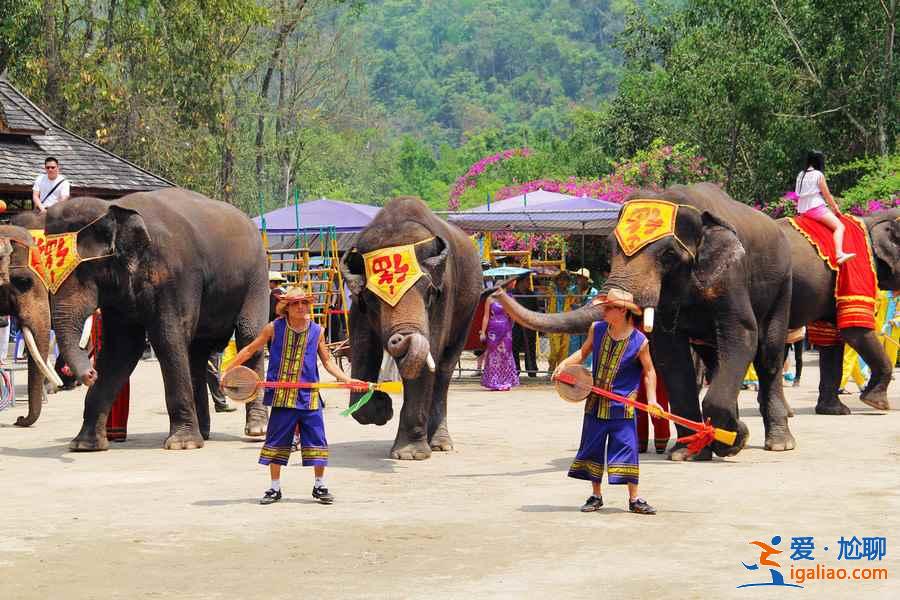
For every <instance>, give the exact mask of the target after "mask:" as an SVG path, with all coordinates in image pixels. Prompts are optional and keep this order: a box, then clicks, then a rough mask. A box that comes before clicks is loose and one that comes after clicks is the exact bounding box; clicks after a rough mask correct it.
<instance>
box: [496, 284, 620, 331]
mask: <svg viewBox="0 0 900 600" xmlns="http://www.w3.org/2000/svg"><path fill="white" fill-rule="evenodd" d="M493 298H494V299H495V300H496V301H497V302H499V303H500V306H502V307H503V310H505V311H506V314H508V315H509V316H510V318H511V319H512V320H513V321H515V322H516V323H518V324H519V325H521V326H523V327H527V328H528V329H533V330H535V331H540V332H542V333H586V332H587V330H588V329H590V327H591V323H593V322H594V321H600V320H602V319H603V308H602V307H600V306H597V305H590V304H589V305H587V306H583V307H581V308H579V309H577V310H573V311H570V312H565V313H555V314H547V313H540V312H535V311H532V310H528V309H527V308H525V307H524V306H522V305H521V304H519V303H518V302H516V301H515V300H514V299H513V298H512V297H510V296H509V295H508V294H507V293H506V292H505V291H503V290H500V291H498V292H497V293H496V294H495V295H494V296H493Z"/></svg>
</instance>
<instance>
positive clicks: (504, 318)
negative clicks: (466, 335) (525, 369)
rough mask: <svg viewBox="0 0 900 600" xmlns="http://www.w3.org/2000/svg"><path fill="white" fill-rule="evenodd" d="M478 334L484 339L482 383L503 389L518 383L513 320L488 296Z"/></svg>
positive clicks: (490, 388) (492, 387) (491, 388)
mask: <svg viewBox="0 0 900 600" xmlns="http://www.w3.org/2000/svg"><path fill="white" fill-rule="evenodd" d="M485 302H486V303H487V304H486V305H485V307H484V319H483V320H482V321H481V332H480V334H479V337H480V338H481V339H482V341H484V342H485V350H484V371H482V375H481V385H482V386H484V387H486V388H488V389H489V390H500V391H506V390H508V389H510V388H511V387H513V386H516V385H519V372H518V371H517V370H516V363H515V359H514V357H513V353H512V330H513V322H512V319H510V318H509V315H507V314H506V311H504V310H503V307H502V306H500V304H498V303H497V302H495V301H494V300H492V299H491V298H488V299H487V300H485Z"/></svg>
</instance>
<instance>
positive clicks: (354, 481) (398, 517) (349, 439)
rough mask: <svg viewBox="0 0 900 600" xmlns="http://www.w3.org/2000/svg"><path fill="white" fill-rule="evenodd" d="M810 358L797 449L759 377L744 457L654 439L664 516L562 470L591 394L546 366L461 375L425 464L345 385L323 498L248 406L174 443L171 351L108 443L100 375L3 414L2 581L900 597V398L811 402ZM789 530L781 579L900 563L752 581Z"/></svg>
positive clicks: (653, 472) (330, 590)
mask: <svg viewBox="0 0 900 600" xmlns="http://www.w3.org/2000/svg"><path fill="white" fill-rule="evenodd" d="M807 359H808V360H809V363H811V364H807V365H806V371H805V373H804V380H803V385H802V386H801V387H799V388H787V393H788V398H789V400H790V402H791V404H792V405H793V407H794V408H795V410H796V413H797V416H796V417H794V418H793V419H792V420H791V429H792V430H793V433H794V435H795V437H796V438H797V442H798V446H797V449H796V450H794V451H792V452H785V453H771V452H766V451H764V450H762V448H761V444H762V441H763V429H762V423H761V420H760V417H759V414H758V411H757V410H756V406H755V397H754V396H752V395H751V393H750V392H742V393H741V398H740V404H741V411H742V414H743V415H744V417H743V418H744V420H745V422H746V423H747V424H748V426H749V427H750V430H751V440H750V444H749V446H748V447H747V448H746V449H745V450H744V451H743V452H741V453H740V454H739V455H738V456H736V457H733V458H730V459H727V460H722V459H716V460H715V461H713V462H711V463H693V464H683V463H672V462H669V461H666V460H664V459H663V458H662V457H659V456H657V455H655V454H654V455H642V456H641V461H642V463H641V493H642V495H643V496H645V497H646V498H647V499H648V500H649V501H650V503H651V504H653V505H655V506H656V507H657V508H658V509H659V514H658V515H656V516H638V515H633V514H630V513H628V512H626V511H625V508H626V491H625V489H624V487H618V486H616V487H611V486H608V485H607V486H605V487H604V500H605V502H606V507H605V508H604V509H603V510H602V511H601V512H599V513H594V514H581V513H580V512H578V507H579V506H580V505H581V503H582V502H583V501H584V499H585V498H586V497H587V496H588V495H589V486H588V484H587V483H585V482H581V481H576V480H573V479H569V478H567V477H566V476H565V473H566V469H567V468H568V465H569V462H570V460H571V459H572V457H573V456H574V454H575V450H576V448H577V445H578V440H579V433H580V425H581V408H580V407H579V406H575V405H570V404H566V403H564V402H563V401H561V400H559V399H558V398H557V397H556V395H555V394H554V392H553V391H552V389H551V388H550V386H549V385H548V384H547V383H546V382H540V383H537V382H534V381H528V382H527V385H524V386H522V387H520V388H517V389H516V390H514V391H512V392H507V393H503V392H488V391H484V390H482V389H481V388H480V387H479V386H478V384H477V383H476V382H475V381H470V382H467V383H454V385H453V386H452V388H451V392H450V400H449V406H450V417H449V424H450V431H451V434H452V436H453V439H454V442H455V445H456V449H455V451H453V452H451V453H436V454H435V455H434V456H433V457H432V458H431V460H428V461H423V462H401V461H394V460H390V459H388V458H387V456H388V451H389V449H390V446H391V443H392V441H393V437H394V434H395V433H396V417H395V419H394V420H393V421H391V422H390V423H389V424H388V425H387V426H385V427H373V426H367V427H364V426H362V425H359V424H358V423H356V422H355V421H353V420H352V419H351V418H346V417H342V416H340V414H339V412H340V410H341V409H342V408H344V407H345V406H346V404H347V397H346V396H345V395H344V394H339V393H336V392H331V393H330V394H328V395H327V399H328V400H329V401H330V404H329V405H328V407H327V408H326V424H327V430H328V438H329V441H330V445H331V459H330V460H331V463H330V467H329V470H328V483H329V487H330V488H331V490H332V491H333V492H334V494H335V496H336V497H337V501H336V503H335V504H334V505H332V506H323V505H319V504H317V503H316V502H314V501H313V500H312V498H311V497H310V490H311V487H312V479H313V478H312V472H311V470H310V469H303V468H302V467H300V466H296V467H294V466H292V467H290V468H288V469H287V470H286V471H285V472H284V473H283V474H282V485H283V488H284V493H285V499H284V500H282V501H281V502H280V503H278V504H275V505H272V506H260V505H259V504H257V499H258V498H259V496H260V495H261V494H262V492H263V491H264V490H265V489H266V488H267V487H268V477H267V473H266V470H265V469H264V468H263V467H261V466H259V465H258V464H257V463H256V460H257V456H258V452H259V447H260V444H259V443H258V442H254V441H251V440H248V439H246V438H245V437H244V436H243V414H242V412H236V413H228V414H217V415H214V416H213V419H214V420H213V434H212V439H211V440H210V441H209V442H207V444H206V447H205V448H203V449H200V450H190V451H165V450H162V443H163V438H164V434H165V432H166V431H167V430H168V418H167V415H166V412H165V408H164V406H165V405H164V401H163V391H162V390H163V387H162V380H161V378H160V374H159V367H158V364H157V363H156V362H154V361H147V362H141V363H140V365H139V366H138V370H137V371H136V373H135V375H134V376H133V378H132V401H131V402H132V404H131V418H130V422H129V432H128V441H127V442H125V443H122V444H114V445H113V447H112V449H111V450H110V451H108V452H99V453H89V454H73V453H70V452H69V451H68V442H69V440H70V439H71V438H72V437H73V436H74V435H75V434H76V433H77V431H78V428H79V424H80V421H81V410H82V400H83V391H82V390H83V388H78V390H76V391H73V392H66V393H60V394H57V395H54V396H51V397H50V402H49V403H48V404H47V405H46V406H45V407H44V413H43V415H42V417H41V420H40V421H39V422H38V423H37V425H36V426H34V427H32V428H30V429H20V428H16V427H12V426H10V425H9V424H10V423H12V422H13V421H14V420H15V417H16V416H17V415H19V414H24V413H25V412H26V407H25V404H24V403H21V400H20V404H18V405H17V406H16V407H14V408H13V409H11V410H8V411H5V412H2V413H0V422H2V424H3V426H2V428H0V495H2V505H0V598H4V599H7V598H8V599H18V598H65V599H80V598H170V597H178V598H208V599H217V598H249V597H260V598H312V597H316V598H327V599H333V598H429V599H434V598H521V597H529V598H550V597H553V598H587V597H597V596H598V594H611V595H612V596H611V597H616V598H651V597H652V598H709V597H718V598H732V597H734V598H745V597H746V598H753V597H755V598H775V597H795V596H796V597H799V596H800V595H804V594H805V595H807V597H809V595H810V594H812V597H816V598H820V597H835V598H840V597H849V596H850V595H853V596H864V597H873V598H874V597H895V598H896V597H898V591H900V586H898V583H897V582H898V581H900V561H898V556H900V550H898V548H897V546H896V544H897V541H898V537H896V536H897V534H898V533H900V527H898V524H900V519H898V517H897V514H898V510H900V493H898V481H900V468H898V467H900V414H898V412H896V411H892V412H890V413H888V414H883V413H876V412H875V411H873V410H870V409H868V408H867V407H865V406H864V405H863V404H861V403H860V402H859V401H858V399H857V395H855V394H854V395H852V396H845V397H844V398H845V399H846V401H847V403H848V404H849V406H850V407H851V408H852V409H853V411H854V414H853V415H851V416H847V417H824V416H817V415H815V414H814V412H813V406H814V404H815V387H816V386H817V385H818V372H817V367H816V366H815V354H812V355H807ZM898 373H900V371H898ZM20 379H24V378H23V377H20ZM852 386H853V384H851V387H852ZM854 389H855V388H854ZM898 389H900V384H895V386H894V388H893V389H892V402H893V404H894V405H895V406H898V405H900V394H898ZM398 409H399V401H398V402H397V403H396V405H395V414H396V411H397V410H398ZM294 461H296V462H297V463H298V465H299V456H298V457H297V458H296V459H294V460H292V463H293V462H294ZM775 535H780V536H781V537H782V539H783V541H782V542H781V544H780V546H779V548H780V549H782V550H784V551H785V553H784V554H781V555H780V556H779V557H778V558H777V560H779V561H780V564H781V566H782V569H781V572H782V573H783V574H784V575H785V578H788V568H789V565H790V564H795V563H797V562H800V563H809V564H804V565H803V566H806V567H814V566H815V564H816V563H818V564H821V565H823V566H826V567H832V568H837V567H841V566H844V567H848V568H849V567H882V568H887V569H888V570H889V579H888V580H887V581H808V582H806V583H805V589H802V590H800V589H794V588H746V589H736V586H738V585H741V584H743V583H753V582H764V581H768V580H769V579H770V577H769V575H768V574H767V573H766V574H763V573H765V570H757V571H749V570H747V569H745V568H744V567H743V566H742V565H741V563H742V562H745V563H747V564H752V563H756V562H757V561H758V559H759V551H758V550H757V549H756V547H755V546H751V545H750V542H751V541H753V540H762V541H765V542H771V538H772V537H773V536H775ZM854 535H855V536H858V537H860V538H861V537H863V536H870V537H871V536H881V537H886V538H887V555H886V556H885V558H884V559H883V560H882V561H881V562H880V563H879V562H868V561H866V560H862V561H859V562H856V561H853V562H851V561H846V560H844V561H838V560H837V558H838V556H837V554H838V552H837V550H838V544H837V540H838V539H839V538H840V537H841V536H844V537H845V538H848V539H849V538H850V537H851V536H854ZM794 536H807V537H809V536H812V537H813V538H814V543H815V547H816V550H815V552H814V556H815V557H816V562H811V561H792V560H789V559H787V557H788V556H789V555H790V541H791V538H792V537H794ZM824 546H829V551H825V550H824V548H823V547H824Z"/></svg>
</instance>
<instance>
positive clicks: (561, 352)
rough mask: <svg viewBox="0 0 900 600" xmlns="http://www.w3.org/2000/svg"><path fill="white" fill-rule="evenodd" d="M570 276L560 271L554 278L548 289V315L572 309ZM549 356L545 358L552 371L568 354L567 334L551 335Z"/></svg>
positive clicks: (566, 272)
mask: <svg viewBox="0 0 900 600" xmlns="http://www.w3.org/2000/svg"><path fill="white" fill-rule="evenodd" d="M571 286H572V276H571V274H570V273H569V272H568V271H560V272H559V274H558V275H557V276H556V277H555V278H554V280H553V285H552V286H551V289H550V302H549V303H548V304H547V312H548V313H551V314H552V313H561V312H567V311H569V310H571V308H572V302H573V300H574V299H575V297H574V296H573V295H572V292H573V288H572V287H571ZM548 338H549V340H550V356H549V357H548V358H547V362H548V367H547V368H548V370H550V371H553V370H554V369H556V365H558V364H559V363H560V361H562V360H563V359H564V358H565V357H566V356H568V354H569V334H567V333H551V334H550V335H549V336H548Z"/></svg>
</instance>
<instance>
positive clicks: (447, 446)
mask: <svg viewBox="0 0 900 600" xmlns="http://www.w3.org/2000/svg"><path fill="white" fill-rule="evenodd" d="M430 445H431V449H432V450H434V451H435V452H450V451H451V450H453V440H452V439H450V434H449V433H446V432H445V433H443V434H441V435H438V434H435V435H434V436H433V437H432V438H431V444H430Z"/></svg>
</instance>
